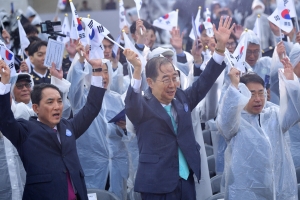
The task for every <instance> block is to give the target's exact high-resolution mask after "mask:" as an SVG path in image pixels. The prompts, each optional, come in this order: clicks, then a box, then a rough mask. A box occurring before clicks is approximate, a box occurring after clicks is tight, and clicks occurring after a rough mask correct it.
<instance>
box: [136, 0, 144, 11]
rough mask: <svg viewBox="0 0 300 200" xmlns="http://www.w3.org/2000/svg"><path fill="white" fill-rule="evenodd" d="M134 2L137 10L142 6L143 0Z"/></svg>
mask: <svg viewBox="0 0 300 200" xmlns="http://www.w3.org/2000/svg"><path fill="white" fill-rule="evenodd" d="M134 2H135V6H136V11H137V12H139V11H140V10H141V8H142V4H143V1H142V0H134Z"/></svg>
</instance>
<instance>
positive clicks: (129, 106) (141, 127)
mask: <svg viewBox="0 0 300 200" xmlns="http://www.w3.org/2000/svg"><path fill="white" fill-rule="evenodd" d="M230 23H231V18H230V19H229V18H226V20H225V22H224V18H221V20H220V24H219V29H218V30H216V29H214V33H215V37H216V40H217V45H216V49H215V53H214V55H213V57H212V59H211V60H210V61H209V62H208V64H207V67H206V68H205V70H204V71H203V73H202V74H201V75H200V77H199V78H198V80H197V81H195V82H194V83H193V85H192V86H191V87H189V88H187V89H186V90H181V89H179V88H177V86H178V74H177V73H176V71H175V68H174V66H173V64H172V63H171V62H170V61H169V60H168V59H167V58H163V57H155V58H152V59H150V60H149V61H148V63H147V65H146V67H145V68H146V69H145V71H146V77H147V83H148V85H149V89H148V90H147V91H146V92H145V95H144V96H142V95H141V92H140V91H141V90H140V86H141V62H140V61H139V60H137V59H136V55H135V54H133V55H129V54H130V52H128V51H126V50H125V51H124V54H125V55H126V57H127V59H128V61H129V62H131V64H133V66H134V74H133V79H132V82H131V86H129V88H128V91H127V95H126V98H125V109H126V114H127V116H128V118H129V120H130V121H131V122H132V123H133V125H134V127H135V129H136V135H137V139H138V147H139V164H138V170H137V174H136V180H135V191H136V192H140V193H141V195H142V199H144V200H148V199H151V200H153V199H154V200H155V199H165V200H171V199H189V200H195V199H196V191H195V182H194V177H193V175H194V174H195V176H196V177H197V180H198V181H199V180H200V179H201V172H200V155H199V150H200V145H199V144H198V143H197V142H196V140H195V136H194V131H193V125H192V120H191V112H192V110H193V109H194V108H195V107H196V106H197V104H198V103H199V102H200V101H201V100H202V99H203V98H204V97H205V95H206V94H207V92H208V91H209V89H210V88H211V87H212V85H213V84H214V82H215V81H216V79H217V78H218V76H219V75H220V74H221V72H222V71H223V69H224V68H225V66H226V65H225V63H224V62H223V60H224V52H225V45H226V43H227V41H228V38H229V35H230V33H231V31H232V29H233V28H234V26H232V27H231V28H230ZM203 148H204V147H203Z"/></svg>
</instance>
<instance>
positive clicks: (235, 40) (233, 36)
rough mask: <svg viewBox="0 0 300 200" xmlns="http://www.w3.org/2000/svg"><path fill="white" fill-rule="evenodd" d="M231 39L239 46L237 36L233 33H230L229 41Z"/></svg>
mask: <svg viewBox="0 0 300 200" xmlns="http://www.w3.org/2000/svg"><path fill="white" fill-rule="evenodd" d="M230 38H231V39H233V40H234V42H235V43H236V44H237V38H236V36H235V35H234V34H233V33H230V36H229V39H230Z"/></svg>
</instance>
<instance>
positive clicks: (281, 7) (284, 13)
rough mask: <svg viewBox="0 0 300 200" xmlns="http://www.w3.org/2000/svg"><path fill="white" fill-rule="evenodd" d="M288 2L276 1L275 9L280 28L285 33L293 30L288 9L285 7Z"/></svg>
mask: <svg viewBox="0 0 300 200" xmlns="http://www.w3.org/2000/svg"><path fill="white" fill-rule="evenodd" d="M288 1H291V0H277V9H278V11H277V12H278V13H277V14H278V15H279V16H280V17H281V19H280V28H281V29H282V30H284V29H286V32H288V33H289V32H291V31H292V29H293V23H292V19H291V15H290V10H289V8H287V7H286V5H287V3H286V2H288Z"/></svg>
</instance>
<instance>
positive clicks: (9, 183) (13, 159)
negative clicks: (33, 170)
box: [0, 132, 26, 200]
mask: <svg viewBox="0 0 300 200" xmlns="http://www.w3.org/2000/svg"><path fill="white" fill-rule="evenodd" d="M25 180H26V172H25V170H24V167H23V163H22V161H21V159H20V156H19V154H18V152H17V150H16V148H15V147H14V146H13V145H12V143H11V142H10V141H9V140H8V139H7V138H6V137H4V136H3V135H2V133H1V132H0V200H20V199H22V196H23V190H24V186H25Z"/></svg>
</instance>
